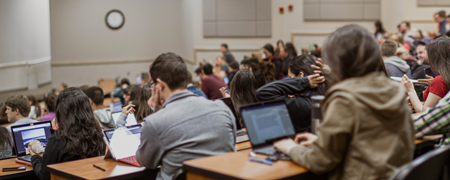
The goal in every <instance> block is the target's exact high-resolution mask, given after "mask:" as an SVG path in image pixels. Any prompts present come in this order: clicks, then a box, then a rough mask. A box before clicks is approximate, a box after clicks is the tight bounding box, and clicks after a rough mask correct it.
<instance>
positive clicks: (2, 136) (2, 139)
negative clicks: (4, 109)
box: [0, 126, 13, 149]
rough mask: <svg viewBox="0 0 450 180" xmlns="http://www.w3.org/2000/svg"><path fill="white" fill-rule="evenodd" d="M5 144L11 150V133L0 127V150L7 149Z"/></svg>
mask: <svg viewBox="0 0 450 180" xmlns="http://www.w3.org/2000/svg"><path fill="white" fill-rule="evenodd" d="M7 144H8V145H9V146H10V147H9V148H11V149H12V147H13V142H12V138H11V133H10V132H9V131H8V129H6V128H5V127H1V126H0V149H5V148H8V146H7Z"/></svg>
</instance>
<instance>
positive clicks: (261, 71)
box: [230, 58, 271, 89]
mask: <svg viewBox="0 0 450 180" xmlns="http://www.w3.org/2000/svg"><path fill="white" fill-rule="evenodd" d="M246 64H249V66H250V69H251V71H252V73H253V75H254V76H255V82H254V87H255V89H258V88H260V87H262V86H264V85H265V84H266V83H267V80H266V75H265V69H266V68H267V67H266V66H268V65H271V64H270V63H268V62H264V63H263V62H259V60H258V59H256V58H251V59H249V60H248V63H246ZM230 85H231V84H230Z"/></svg>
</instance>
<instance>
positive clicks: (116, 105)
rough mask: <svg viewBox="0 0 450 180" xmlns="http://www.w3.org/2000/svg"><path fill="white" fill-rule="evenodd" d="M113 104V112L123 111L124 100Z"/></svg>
mask: <svg viewBox="0 0 450 180" xmlns="http://www.w3.org/2000/svg"><path fill="white" fill-rule="evenodd" d="M110 106H111V112H121V111H122V102H120V101H117V102H114V103H112V104H110Z"/></svg>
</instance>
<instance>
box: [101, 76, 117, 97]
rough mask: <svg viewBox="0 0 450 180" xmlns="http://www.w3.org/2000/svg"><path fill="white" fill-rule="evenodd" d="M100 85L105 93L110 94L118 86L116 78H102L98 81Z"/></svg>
mask: <svg viewBox="0 0 450 180" xmlns="http://www.w3.org/2000/svg"><path fill="white" fill-rule="evenodd" d="M98 87H100V88H102V90H103V94H108V93H110V92H111V91H112V90H113V89H114V88H115V87H116V80H115V79H101V80H99V81H98Z"/></svg>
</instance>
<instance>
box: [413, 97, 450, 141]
mask: <svg viewBox="0 0 450 180" xmlns="http://www.w3.org/2000/svg"><path fill="white" fill-rule="evenodd" d="M413 120H414V128H415V130H416V138H419V137H422V136H424V135H430V134H441V133H448V132H449V129H450V93H448V92H447V94H446V95H445V96H444V97H443V98H442V99H441V100H439V102H438V104H437V105H436V106H435V107H432V108H427V109H426V110H425V111H424V112H422V113H421V114H419V115H416V116H414V117H413Z"/></svg>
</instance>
